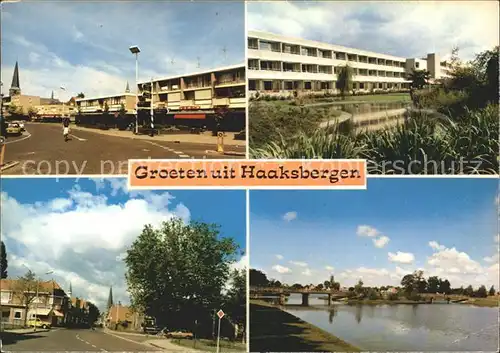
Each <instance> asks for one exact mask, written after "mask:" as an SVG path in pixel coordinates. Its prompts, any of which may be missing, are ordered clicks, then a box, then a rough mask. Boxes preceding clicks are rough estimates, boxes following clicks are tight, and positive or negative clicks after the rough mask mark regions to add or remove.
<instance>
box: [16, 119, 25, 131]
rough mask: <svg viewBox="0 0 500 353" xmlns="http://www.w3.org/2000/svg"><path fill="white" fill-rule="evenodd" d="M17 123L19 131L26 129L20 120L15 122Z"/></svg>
mask: <svg viewBox="0 0 500 353" xmlns="http://www.w3.org/2000/svg"><path fill="white" fill-rule="evenodd" d="M17 123H18V124H19V127H20V128H21V131H25V130H26V129H25V128H24V123H23V122H22V121H18V122H17Z"/></svg>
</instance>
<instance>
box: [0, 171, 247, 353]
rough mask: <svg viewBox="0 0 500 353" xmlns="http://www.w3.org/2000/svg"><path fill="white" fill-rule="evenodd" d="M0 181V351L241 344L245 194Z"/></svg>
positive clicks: (226, 348) (93, 182)
mask: <svg viewBox="0 0 500 353" xmlns="http://www.w3.org/2000/svg"><path fill="white" fill-rule="evenodd" d="M2 183H3V185H2V193H1V209H2V215H1V221H2V228H1V259H0V265H1V268H0V270H1V279H0V289H1V314H2V316H1V318H2V319H1V321H0V349H1V351H2V352H14V351H15V352H17V351H32V352H33V351H54V352H55V351H58V352H64V351H66V352H68V351H81V352H83V351H85V352H113V351H115V352H118V351H120V352H133V351H162V352H186V351H190V352H197V351H199V352H212V351H213V352H246V335H247V329H246V292H247V281H246V278H247V269H248V266H247V256H246V253H245V247H246V192H245V191H244V190H241V191H240V190H234V191H233V190H227V191H215V190H213V191H212V190H194V191H174V192H167V191H162V192H152V191H145V192H130V193H129V192H128V190H127V187H126V180H125V179H120V178H116V179H114V178H111V179H88V178H86V179H85V178H83V179H72V178H64V179H62V180H56V179H52V178H22V179H6V180H3V181H2Z"/></svg>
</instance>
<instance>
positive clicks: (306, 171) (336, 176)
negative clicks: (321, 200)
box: [134, 165, 362, 184]
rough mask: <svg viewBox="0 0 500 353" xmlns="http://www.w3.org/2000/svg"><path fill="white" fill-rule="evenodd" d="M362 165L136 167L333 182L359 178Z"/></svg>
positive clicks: (149, 171) (180, 174)
mask: <svg viewBox="0 0 500 353" xmlns="http://www.w3.org/2000/svg"><path fill="white" fill-rule="evenodd" d="M361 175H362V173H361V171H360V170H359V169H356V168H354V169H330V168H307V167H303V166H300V167H298V168H295V169H291V170H290V169H288V168H286V167H285V166H279V167H277V168H272V169H261V168H258V167H256V166H254V165H241V166H239V167H238V168H234V167H228V166H224V167H223V168H220V169H214V170H209V171H207V170H206V169H192V168H182V167H181V168H151V167H148V166H147V165H140V166H138V167H137V168H136V169H135V171H134V176H135V178H136V179H139V180H143V179H208V178H211V179H273V180H294V179H295V180H297V179H328V180H329V182H330V183H331V184H335V183H338V182H339V181H340V180H342V179H359V178H361V177H362V176H361Z"/></svg>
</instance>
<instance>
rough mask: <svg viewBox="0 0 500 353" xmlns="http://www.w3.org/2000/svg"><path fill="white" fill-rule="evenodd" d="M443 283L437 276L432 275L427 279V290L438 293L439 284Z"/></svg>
mask: <svg viewBox="0 0 500 353" xmlns="http://www.w3.org/2000/svg"><path fill="white" fill-rule="evenodd" d="M440 284H441V280H440V279H439V278H438V277H437V276H432V277H429V278H428V279H427V292H428V293H437V292H438V290H439V286H440Z"/></svg>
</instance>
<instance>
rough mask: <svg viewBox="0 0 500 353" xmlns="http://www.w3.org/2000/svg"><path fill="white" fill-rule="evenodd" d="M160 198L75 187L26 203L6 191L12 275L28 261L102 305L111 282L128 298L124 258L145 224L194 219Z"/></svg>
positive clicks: (5, 222) (4, 227)
mask: <svg viewBox="0 0 500 353" xmlns="http://www.w3.org/2000/svg"><path fill="white" fill-rule="evenodd" d="M157 196H158V199H156V200H153V199H151V200H148V199H144V198H139V197H136V198H133V197H131V198H130V199H128V200H127V201H125V202H124V203H122V204H111V203H110V202H109V201H108V199H107V198H106V197H105V196H103V195H98V194H97V195H96V194H92V193H89V192H85V191H82V190H81V189H80V188H79V187H78V186H75V188H74V189H72V190H70V191H69V192H68V195H67V196H66V197H59V198H56V199H53V200H49V201H47V202H37V203H35V204H25V203H21V202H18V201H17V200H16V199H14V198H12V197H11V196H9V195H8V194H7V193H5V192H2V193H1V206H2V214H1V218H2V219H1V220H2V229H1V237H2V239H3V240H4V241H5V242H6V243H7V244H8V247H10V248H11V249H16V250H15V251H8V254H9V270H10V273H11V274H13V273H15V272H18V273H22V272H24V269H23V264H26V265H27V266H29V267H30V268H32V269H33V271H35V272H37V273H43V272H46V271H49V270H54V278H55V279H56V280H57V281H58V282H59V283H60V285H61V286H63V287H64V288H66V289H67V286H68V284H69V282H71V283H72V286H73V292H74V293H77V295H79V296H83V297H86V298H88V299H89V300H95V301H96V303H97V304H99V303H100V304H102V303H103V301H105V300H106V298H107V293H108V290H109V286H110V285H113V289H114V292H115V293H116V295H117V297H118V298H120V300H122V301H123V302H126V301H127V295H126V293H125V290H126V286H125V280H124V277H123V276H124V271H125V268H124V264H123V262H120V261H118V259H122V258H123V256H124V252H125V250H126V248H127V247H128V246H130V245H131V243H132V241H133V240H134V239H135V238H136V237H137V236H138V235H139V234H140V233H141V231H142V228H143V226H144V224H151V225H153V226H159V225H160V224H161V222H163V221H167V220H169V219H171V218H172V217H180V218H182V219H184V221H188V220H189V218H190V213H189V210H188V209H187V208H186V207H185V206H184V205H182V204H178V205H177V207H175V208H174V207H171V208H169V207H168V205H169V203H167V202H163V203H162V202H159V199H162V198H163V200H165V199H169V197H170V198H171V195H169V194H168V193H158V194H157ZM245 259H246V258H243V259H242V260H240V262H239V263H238V264H241V263H242V261H245ZM100 301H101V302H100Z"/></svg>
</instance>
